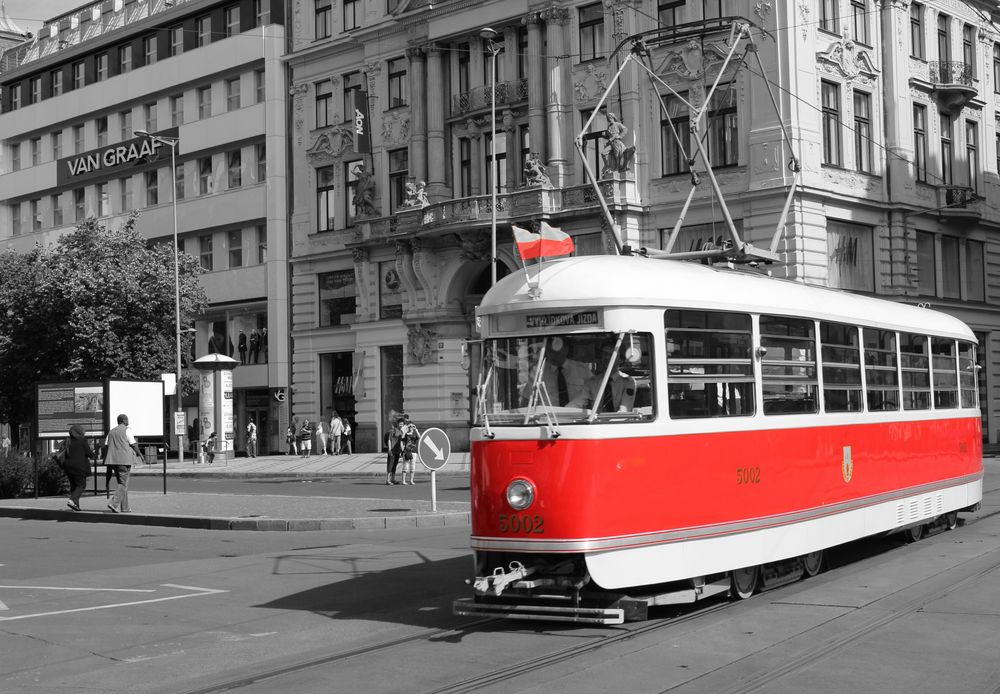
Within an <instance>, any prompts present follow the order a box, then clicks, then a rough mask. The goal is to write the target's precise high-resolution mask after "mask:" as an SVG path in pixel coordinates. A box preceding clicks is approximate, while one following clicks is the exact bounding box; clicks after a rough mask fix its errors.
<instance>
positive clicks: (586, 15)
mask: <svg viewBox="0 0 1000 694" xmlns="http://www.w3.org/2000/svg"><path fill="white" fill-rule="evenodd" d="M579 17H580V62H586V61H588V60H596V59H597V58H601V57H603V56H604V5H603V4H601V3H599V2H598V3H594V4H593V5H587V6H586V7H581V8H580V11H579Z"/></svg>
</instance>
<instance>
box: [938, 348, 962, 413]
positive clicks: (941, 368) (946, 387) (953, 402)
mask: <svg viewBox="0 0 1000 694" xmlns="http://www.w3.org/2000/svg"><path fill="white" fill-rule="evenodd" d="M931 366H932V368H933V371H934V407H935V409H951V408H953V407H958V355H957V353H956V351H955V341H954V340H950V339H948V338H945V337H932V338H931Z"/></svg>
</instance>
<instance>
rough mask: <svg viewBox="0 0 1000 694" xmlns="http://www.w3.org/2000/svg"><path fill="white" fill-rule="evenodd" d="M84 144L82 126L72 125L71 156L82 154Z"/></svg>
mask: <svg viewBox="0 0 1000 694" xmlns="http://www.w3.org/2000/svg"><path fill="white" fill-rule="evenodd" d="M85 146H86V142H85V140H84V134H83V126H82V125H74V126H73V154H82V153H83V150H84V147H85Z"/></svg>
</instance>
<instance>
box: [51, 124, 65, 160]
mask: <svg viewBox="0 0 1000 694" xmlns="http://www.w3.org/2000/svg"><path fill="white" fill-rule="evenodd" d="M50 137H51V140H52V161H56V160H57V159H61V158H62V130H57V131H55V132H54V133H52V135H51V136H50Z"/></svg>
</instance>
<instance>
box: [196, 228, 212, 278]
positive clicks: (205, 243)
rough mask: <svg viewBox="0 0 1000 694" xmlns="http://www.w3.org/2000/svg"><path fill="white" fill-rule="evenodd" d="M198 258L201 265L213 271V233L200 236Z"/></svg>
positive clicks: (208, 270)
mask: <svg viewBox="0 0 1000 694" xmlns="http://www.w3.org/2000/svg"><path fill="white" fill-rule="evenodd" d="M198 260H199V262H200V263H201V266H202V267H203V268H204V269H205V270H206V271H207V272H211V271H212V268H213V267H215V264H214V262H213V260H212V235H211V234H206V235H205V236H199V237H198Z"/></svg>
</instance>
